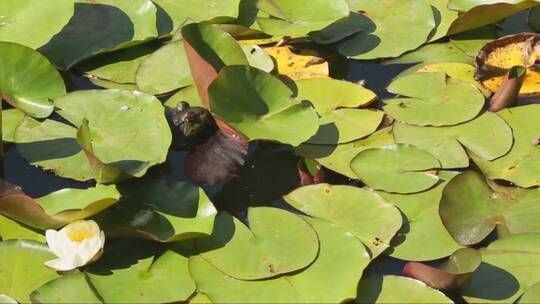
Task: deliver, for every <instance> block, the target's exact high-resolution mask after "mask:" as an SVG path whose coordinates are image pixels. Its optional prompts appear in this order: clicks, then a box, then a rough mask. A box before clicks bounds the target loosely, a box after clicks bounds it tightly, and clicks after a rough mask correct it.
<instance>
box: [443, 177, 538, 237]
mask: <svg viewBox="0 0 540 304" xmlns="http://www.w3.org/2000/svg"><path fill="white" fill-rule="evenodd" d="M539 195H540V190H539V189H521V188H502V187H500V186H499V187H496V186H495V185H492V186H491V187H490V186H489V185H488V184H487V183H486V181H485V180H484V178H483V176H482V175H481V174H479V173H476V172H474V171H467V172H465V173H463V174H461V175H459V176H457V177H455V178H454V179H453V180H451V181H450V182H449V183H448V185H447V186H446V188H445V189H444V191H443V197H442V199H441V203H440V209H439V212H440V216H441V219H442V221H443V223H444V226H445V227H446V229H447V230H448V232H450V234H451V235H452V236H453V237H454V239H455V240H456V241H458V242H459V243H460V244H462V245H473V244H476V243H478V242H480V241H482V240H483V239H484V238H486V237H487V236H488V235H489V234H490V233H491V232H492V231H493V229H494V228H495V227H497V231H498V232H499V233H500V234H501V235H502V236H506V235H510V234H520V233H540V225H539V224H538V221H537V220H536V219H537V217H538V215H540V205H538V196H539Z"/></svg>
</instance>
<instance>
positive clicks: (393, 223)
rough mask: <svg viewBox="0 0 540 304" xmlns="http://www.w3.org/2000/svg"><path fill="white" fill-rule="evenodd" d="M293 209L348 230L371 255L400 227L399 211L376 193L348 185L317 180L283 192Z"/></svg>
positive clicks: (384, 244)
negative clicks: (324, 182) (287, 192)
mask: <svg viewBox="0 0 540 304" xmlns="http://www.w3.org/2000/svg"><path fill="white" fill-rule="evenodd" d="M284 199H285V201H287V203H288V204H290V205H291V206H293V207H295V208H296V209H298V210H300V211H302V212H304V213H306V214H308V215H310V216H312V217H315V218H318V219H321V220H323V221H326V222H329V223H332V224H333V225H335V226H336V227H337V228H339V229H341V230H343V231H345V232H348V233H350V234H352V235H353V236H354V237H356V238H357V239H359V240H360V241H361V242H362V243H363V244H364V245H365V246H366V247H367V248H369V251H370V256H371V258H372V259H374V258H376V257H377V256H378V255H379V254H381V253H382V252H383V251H384V250H386V249H387V248H388V247H389V246H390V240H391V239H392V238H393V237H394V235H395V234H396V232H397V231H398V230H399V228H401V214H400V213H399V210H398V209H397V208H395V207H394V206H393V205H392V204H389V203H387V202H386V201H385V200H384V199H383V198H382V197H381V196H379V195H378V194H377V193H375V192H372V191H368V190H365V189H360V188H357V187H351V186H335V185H334V186H333V185H329V184H317V185H311V186H304V187H301V188H298V189H296V190H295V191H293V192H291V193H289V194H287V195H286V196H284Z"/></svg>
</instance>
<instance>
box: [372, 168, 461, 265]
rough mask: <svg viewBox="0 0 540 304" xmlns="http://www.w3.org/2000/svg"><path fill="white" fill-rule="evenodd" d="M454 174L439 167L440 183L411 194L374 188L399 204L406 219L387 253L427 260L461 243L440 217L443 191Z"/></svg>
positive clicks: (439, 256) (404, 258)
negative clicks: (455, 238)
mask: <svg viewBox="0 0 540 304" xmlns="http://www.w3.org/2000/svg"><path fill="white" fill-rule="evenodd" d="M456 175H457V173H456V172H450V171H441V172H440V173H439V177H440V178H441V181H442V182H441V183H439V184H438V185H436V186H435V187H433V188H432V189H429V190H427V191H424V192H420V193H416V194H413V195H411V194H406V195H405V194H392V193H386V192H382V191H379V192H377V193H379V195H380V196H382V197H383V198H384V199H385V200H386V201H387V202H389V203H392V204H394V205H396V206H397V207H398V208H399V210H400V211H401V212H402V213H403V218H404V221H405V224H404V225H403V227H402V228H401V229H400V230H399V231H398V232H397V234H396V236H395V237H394V238H393V239H392V241H391V242H390V246H391V249H390V250H388V251H387V254H389V255H390V256H392V257H394V258H397V259H401V260H405V261H429V260H436V259H440V258H443V257H446V256H449V255H450V254H452V253H453V252H454V251H456V250H458V249H459V248H460V247H461V246H460V245H459V244H457V243H456V241H454V239H453V238H452V236H451V235H450V234H449V233H448V231H447V230H446V228H445V227H444V225H443V223H442V221H441V219H440V217H439V201H440V200H441V197H442V191H443V189H444V187H445V186H446V184H447V183H448V181H450V180H451V179H452V178H453V177H454V176H456ZM426 244H429V246H426Z"/></svg>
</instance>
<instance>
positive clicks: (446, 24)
mask: <svg viewBox="0 0 540 304" xmlns="http://www.w3.org/2000/svg"><path fill="white" fill-rule="evenodd" d="M428 1H429V3H430V4H431V5H432V7H433V8H434V9H435V10H436V13H435V12H434V14H435V23H437V26H436V28H435V30H434V32H432V34H431V38H430V39H429V41H435V40H438V39H441V38H443V37H445V36H446V35H447V34H448V30H449V29H450V26H451V25H452V22H454V20H456V19H457V18H458V16H459V14H458V12H456V11H453V10H450V9H448V7H447V4H448V0H428Z"/></svg>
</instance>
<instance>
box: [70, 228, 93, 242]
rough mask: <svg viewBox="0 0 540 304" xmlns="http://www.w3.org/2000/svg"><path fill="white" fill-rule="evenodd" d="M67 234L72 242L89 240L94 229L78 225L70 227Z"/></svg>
mask: <svg viewBox="0 0 540 304" xmlns="http://www.w3.org/2000/svg"><path fill="white" fill-rule="evenodd" d="M67 236H68V238H69V239H70V240H72V241H73V242H77V243H81V242H82V241H84V240H89V239H91V238H93V237H94V231H92V229H88V227H80V228H79V229H70V230H69V231H68V232H67Z"/></svg>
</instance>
